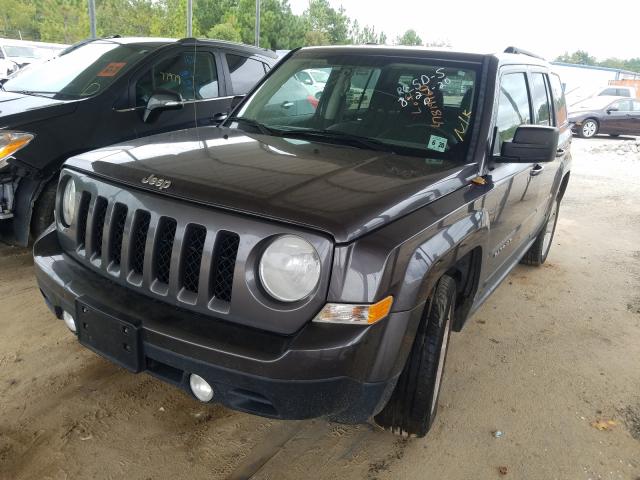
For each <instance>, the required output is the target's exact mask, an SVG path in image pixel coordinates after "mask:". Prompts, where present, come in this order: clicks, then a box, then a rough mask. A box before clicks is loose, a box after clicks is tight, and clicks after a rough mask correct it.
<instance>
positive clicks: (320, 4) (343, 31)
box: [303, 0, 351, 45]
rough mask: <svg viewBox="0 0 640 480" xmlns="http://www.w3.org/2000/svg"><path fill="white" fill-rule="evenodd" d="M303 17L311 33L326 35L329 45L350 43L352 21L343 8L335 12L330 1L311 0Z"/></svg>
mask: <svg viewBox="0 0 640 480" xmlns="http://www.w3.org/2000/svg"><path fill="white" fill-rule="evenodd" d="M303 16H304V18H305V19H306V21H307V24H308V28H309V31H311V32H320V33H324V34H325V35H326V38H327V41H328V43H330V44H332V45H343V44H345V43H349V27H350V23H351V21H350V20H349V17H347V15H346V13H345V11H344V9H343V8H342V7H340V8H339V9H338V10H335V9H334V8H332V7H331V5H329V2H328V0H309V7H308V8H307V10H305V12H304V14H303Z"/></svg>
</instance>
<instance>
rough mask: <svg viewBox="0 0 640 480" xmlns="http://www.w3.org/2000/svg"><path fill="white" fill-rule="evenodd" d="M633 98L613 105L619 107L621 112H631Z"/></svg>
mask: <svg viewBox="0 0 640 480" xmlns="http://www.w3.org/2000/svg"><path fill="white" fill-rule="evenodd" d="M632 103H633V101H632V100H620V101H619V102H617V103H614V104H613V105H614V106H616V107H618V111H619V112H631V111H632V106H631V105H632Z"/></svg>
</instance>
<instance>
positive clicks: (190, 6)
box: [187, 0, 193, 37]
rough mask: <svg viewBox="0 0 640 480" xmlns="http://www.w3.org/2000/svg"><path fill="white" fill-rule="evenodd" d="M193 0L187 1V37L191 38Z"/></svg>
mask: <svg viewBox="0 0 640 480" xmlns="http://www.w3.org/2000/svg"><path fill="white" fill-rule="evenodd" d="M192 20H193V0H187V37H192V36H193V27H192V23H191V22H192Z"/></svg>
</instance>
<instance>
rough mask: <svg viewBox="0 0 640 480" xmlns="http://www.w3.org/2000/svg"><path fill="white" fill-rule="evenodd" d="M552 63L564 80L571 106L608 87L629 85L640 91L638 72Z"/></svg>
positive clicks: (568, 101)
mask: <svg viewBox="0 0 640 480" xmlns="http://www.w3.org/2000/svg"><path fill="white" fill-rule="evenodd" d="M551 63H552V64H553V66H554V70H555V71H556V72H557V73H558V74H559V75H560V78H562V82H563V86H564V92H565V95H566V97H567V103H568V104H569V106H571V105H575V104H576V103H577V102H579V101H581V100H584V99H586V98H589V97H591V96H593V95H595V94H596V92H597V91H599V90H600V89H602V88H603V87H606V86H608V85H627V86H632V87H636V91H640V89H638V85H640V73H638V72H631V71H629V70H622V69H619V68H609V67H599V66H595V65H577V64H573V63H564V62H551ZM636 82H637V83H636Z"/></svg>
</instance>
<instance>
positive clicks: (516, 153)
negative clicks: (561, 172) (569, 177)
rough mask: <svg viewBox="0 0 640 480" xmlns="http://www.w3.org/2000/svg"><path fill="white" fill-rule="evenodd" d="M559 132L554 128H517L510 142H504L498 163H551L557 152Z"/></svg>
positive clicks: (497, 159) (528, 126)
mask: <svg viewBox="0 0 640 480" xmlns="http://www.w3.org/2000/svg"><path fill="white" fill-rule="evenodd" d="M558 136H559V130H558V129H557V128H556V127H545V126H541V125H523V126H521V127H518V129H517V130H516V134H515V135H514V136H513V140H512V141H511V142H504V143H503V144H502V149H501V151H500V157H498V158H496V159H495V161H496V162H499V163H539V162H551V161H552V160H554V159H555V158H556V153H557V151H558Z"/></svg>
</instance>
